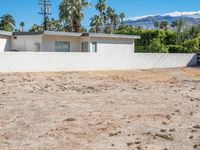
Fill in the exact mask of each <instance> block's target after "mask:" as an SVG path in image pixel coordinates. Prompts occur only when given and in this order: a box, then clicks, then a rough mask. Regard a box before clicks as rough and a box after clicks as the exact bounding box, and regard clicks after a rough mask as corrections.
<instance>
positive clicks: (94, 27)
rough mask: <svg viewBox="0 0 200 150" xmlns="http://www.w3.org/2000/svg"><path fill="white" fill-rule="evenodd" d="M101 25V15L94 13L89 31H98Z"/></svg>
mask: <svg viewBox="0 0 200 150" xmlns="http://www.w3.org/2000/svg"><path fill="white" fill-rule="evenodd" d="M102 25H103V22H102V20H101V17H100V16H99V15H94V17H93V18H92V19H91V23H90V26H91V27H92V28H91V30H90V31H91V32H95V33H99V30H100V27H101V26H102Z"/></svg>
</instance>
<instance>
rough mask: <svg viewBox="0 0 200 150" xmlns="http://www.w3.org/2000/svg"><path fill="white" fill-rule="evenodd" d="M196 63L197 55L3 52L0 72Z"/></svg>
mask: <svg viewBox="0 0 200 150" xmlns="http://www.w3.org/2000/svg"><path fill="white" fill-rule="evenodd" d="M196 62H197V56H196V55H195V54H159V53H148V54H147V53H132V54H130V53H62V52H4V53H0V72H43V71H87V70H130V69H151V68H173V67H186V66H191V65H195V64H196Z"/></svg>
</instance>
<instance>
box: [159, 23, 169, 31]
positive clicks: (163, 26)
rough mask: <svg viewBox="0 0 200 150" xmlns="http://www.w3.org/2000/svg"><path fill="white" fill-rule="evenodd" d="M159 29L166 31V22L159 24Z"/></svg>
mask: <svg viewBox="0 0 200 150" xmlns="http://www.w3.org/2000/svg"><path fill="white" fill-rule="evenodd" d="M160 29H163V30H167V29H168V22H167V21H162V22H161V23H160Z"/></svg>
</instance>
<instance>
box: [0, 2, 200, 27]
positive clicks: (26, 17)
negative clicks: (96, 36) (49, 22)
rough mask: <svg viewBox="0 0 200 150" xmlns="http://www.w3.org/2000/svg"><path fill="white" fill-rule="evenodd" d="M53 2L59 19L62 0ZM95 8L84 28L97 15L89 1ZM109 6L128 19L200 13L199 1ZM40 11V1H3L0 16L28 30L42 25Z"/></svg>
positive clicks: (108, 3)
mask: <svg viewBox="0 0 200 150" xmlns="http://www.w3.org/2000/svg"><path fill="white" fill-rule="evenodd" d="M51 1H52V5H53V6H52V16H51V17H53V18H55V19H56V18H58V13H59V12H58V5H59V3H60V1H61V0H51ZM88 1H90V2H91V3H92V4H93V6H92V7H91V8H88V9H86V10H85V11H84V14H85V18H84V21H83V26H89V23H90V21H89V19H90V18H91V17H92V16H93V15H94V14H96V13H97V12H96V10H95V7H94V5H95V3H96V2H97V0H88ZM107 5H108V6H111V7H112V8H114V9H115V10H116V11H117V12H118V13H120V12H124V13H125V14H126V16H127V17H134V16H144V15H153V14H165V13H170V12H175V11H180V12H182V11H184V12H188V11H189V12H190V11H199V10H200V1H199V0H107ZM39 10H40V8H39V6H38V0H1V4H0V15H3V14H5V13H10V14H11V15H13V16H14V18H15V19H16V24H17V25H18V24H19V22H20V21H24V22H25V23H26V29H29V28H30V27H31V26H32V24H34V23H36V24H41V23H42V17H41V16H40V15H39V14H38V11H39Z"/></svg>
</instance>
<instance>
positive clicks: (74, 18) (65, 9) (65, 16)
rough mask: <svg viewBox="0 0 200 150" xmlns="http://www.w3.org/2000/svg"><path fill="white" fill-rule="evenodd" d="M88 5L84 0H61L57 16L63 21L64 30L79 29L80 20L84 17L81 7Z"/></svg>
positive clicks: (75, 30)
mask: <svg viewBox="0 0 200 150" xmlns="http://www.w3.org/2000/svg"><path fill="white" fill-rule="evenodd" d="M90 5H91V4H90V3H88V2H87V1H85V0H62V2H61V4H60V6H59V10H60V14H59V17H60V20H61V21H62V22H64V24H65V27H66V30H69V31H74V32H80V31H81V21H82V20H83V18H84V15H83V9H84V8H87V7H89V6H90Z"/></svg>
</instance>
